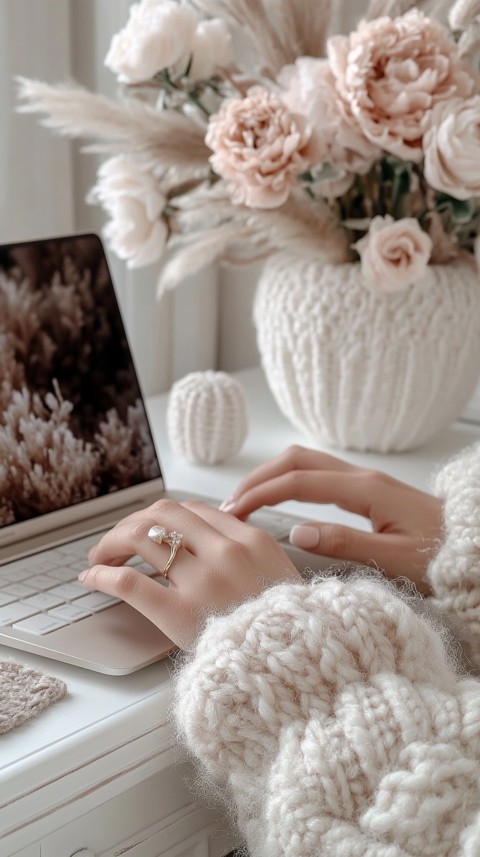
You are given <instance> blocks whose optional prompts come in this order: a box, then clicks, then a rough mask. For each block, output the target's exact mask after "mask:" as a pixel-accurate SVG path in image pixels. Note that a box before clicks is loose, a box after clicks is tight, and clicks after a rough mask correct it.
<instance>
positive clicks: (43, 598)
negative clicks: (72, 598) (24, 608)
mask: <svg viewBox="0 0 480 857" xmlns="http://www.w3.org/2000/svg"><path fill="white" fill-rule="evenodd" d="M23 603H24V604H28V606H29V607H36V608H37V609H38V610H50V608H51V607H58V605H59V604H65V599H64V598H60V597H59V596H58V595H52V593H51V592H37V594H36V595H32V596H31V598H25V599H24V601H23Z"/></svg>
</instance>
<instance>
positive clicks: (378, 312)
mask: <svg viewBox="0 0 480 857" xmlns="http://www.w3.org/2000/svg"><path fill="white" fill-rule="evenodd" d="M254 320H255V325H256V330H257V340H258V347H259V351H260V355H261V358H262V364H263V368H264V370H265V374H266V377H267V380H268V382H269V386H270V388H271V390H272V392H273V395H274V396H275V398H276V401H277V403H278V405H279V407H280V409H281V411H282V412H283V413H284V414H285V415H286V416H287V418H288V419H289V420H290V421H291V422H292V423H293V425H295V426H296V427H297V428H299V429H300V431H302V432H304V433H305V434H306V435H307V436H309V437H310V438H312V439H313V441H314V442H315V443H322V444H327V445H331V446H337V447H340V448H343V449H349V448H350V449H360V450H368V449H370V450H376V451H379V452H387V451H393V450H398V451H399V450H405V449H411V448H414V447H416V446H419V445H421V444H422V443H423V442H424V441H426V440H427V438H428V437H429V436H431V435H433V434H434V433H435V432H436V431H438V430H439V429H440V428H442V427H444V426H446V425H448V424H449V423H450V422H452V421H453V420H454V419H455V418H457V417H458V416H459V414H461V413H462V411H463V410H464V408H465V405H466V404H467V402H468V400H469V398H470V396H471V395H472V393H473V391H474V389H475V386H476V383H477V381H478V377H479V374H480V279H479V277H478V273H477V272H476V271H475V270H474V269H473V267H472V266H470V265H469V264H468V263H456V264H454V265H439V266H433V265H432V266H430V267H429V274H428V278H427V279H426V280H424V281H423V282H421V283H418V284H415V285H412V286H411V287H410V288H408V289H407V290H405V291H403V292H400V293H399V292H397V293H392V294H389V295H377V294H373V293H372V292H370V291H369V290H368V289H367V288H366V287H365V285H364V284H363V283H362V280H361V275H360V265H359V264H354V263H352V264H344V265H331V264H325V263H324V262H322V260H321V259H315V258H311V257H310V258H306V259H301V258H298V257H292V256H291V255H290V256H288V255H287V254H284V255H281V256H276V257H273V258H272V259H271V260H270V261H269V262H268V263H267V265H266V267H265V269H264V272H263V274H262V276H261V279H260V282H259V286H258V289H257V293H256V297H255V304H254Z"/></svg>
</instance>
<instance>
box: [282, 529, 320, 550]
mask: <svg viewBox="0 0 480 857" xmlns="http://www.w3.org/2000/svg"><path fill="white" fill-rule="evenodd" d="M289 539H290V544H291V545H295V546H296V547H297V548H303V549H304V550H311V549H312V548H316V547H318V543H319V541H320V532H319V530H318V527H310V526H308V524H297V525H296V526H295V527H292V529H291V530H290V536H289Z"/></svg>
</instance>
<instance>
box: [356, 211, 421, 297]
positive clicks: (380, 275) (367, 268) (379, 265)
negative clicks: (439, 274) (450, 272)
mask: <svg viewBox="0 0 480 857" xmlns="http://www.w3.org/2000/svg"><path fill="white" fill-rule="evenodd" d="M354 246H355V249H356V250H357V251H358V253H359V255H360V259H361V269H362V275H363V278H364V280H365V285H366V286H367V287H368V288H369V289H370V290H371V291H372V292H378V293H389V292H395V291H399V290H400V289H404V288H406V287H407V286H410V285H412V283H414V282H415V281H417V280H419V279H421V278H422V277H424V276H425V274H426V272H427V265H428V262H429V260H430V255H431V252H432V240H431V238H430V236H429V235H427V233H426V232H424V231H423V230H422V228H421V226H420V224H419V222H418V220H415V218H413V217H404V218H402V219H401V220H394V219H393V217H390V215H387V216H386V217H374V218H373V220H372V222H371V224H370V229H369V231H368V233H367V234H366V235H365V236H364V238H362V239H361V240H360V241H357V243H356V244H355V245H354Z"/></svg>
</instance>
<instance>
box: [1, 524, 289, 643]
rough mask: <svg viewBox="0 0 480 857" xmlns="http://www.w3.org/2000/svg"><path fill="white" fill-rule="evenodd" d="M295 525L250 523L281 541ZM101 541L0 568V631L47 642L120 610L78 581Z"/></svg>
mask: <svg viewBox="0 0 480 857" xmlns="http://www.w3.org/2000/svg"><path fill="white" fill-rule="evenodd" d="M293 520H294V519H293V518H292V517H291V516H289V515H287V514H285V513H282V512H279V511H277V510H274V509H268V510H261V511H259V512H255V513H254V514H253V515H251V517H250V518H249V523H251V524H253V525H254V526H257V527H260V528H261V529H264V530H267V532H269V533H270V534H271V535H272V536H273V537H274V538H276V539H277V540H280V539H282V538H285V537H287V536H288V533H289V532H290V529H291V527H292V523H293ZM101 535H102V534H101V533H95V534H94V535H92V536H87V537H86V538H82V539H77V540H76V541H73V542H68V543H67V544H64V545H59V546H58V547H55V548H50V549H49V550H45V551H42V552H41V553H38V554H35V555H34V556H31V557H24V558H23V559H18V560H14V561H13V562H10V563H7V564H6V565H2V566H0V629H1V628H2V627H13V628H14V629H16V630H18V631H23V632H25V633H27V634H32V635H34V636H43V635H44V634H49V633H50V632H51V631H57V630H58V629H59V628H63V627H65V626H66V625H70V624H71V623H72V622H78V621H80V620H81V619H85V618H87V617H88V616H92V615H93V614H94V613H99V612H101V611H102V610H105V609H107V608H108V607H111V606H113V605H114V604H118V603H119V599H118V598H114V597H112V596H111V595H106V594H105V593H103V592H89V591H88V590H86V589H85V587H84V586H82V584H81V583H79V582H78V580H77V577H78V574H79V572H80V571H83V570H84V569H85V568H87V567H88V560H87V553H88V551H89V549H90V548H91V547H92V546H93V545H95V544H96V543H97V542H98V540H99V539H100V537H101ZM128 564H129V565H132V566H134V567H136V568H138V570H139V571H142V572H143V573H145V574H149V575H152V576H153V575H155V574H158V570H157V569H154V568H152V567H151V566H149V565H147V564H146V563H145V562H144V561H143V560H142V559H141V558H140V557H133V558H132V559H131V560H130V561H129V563H128Z"/></svg>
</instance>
